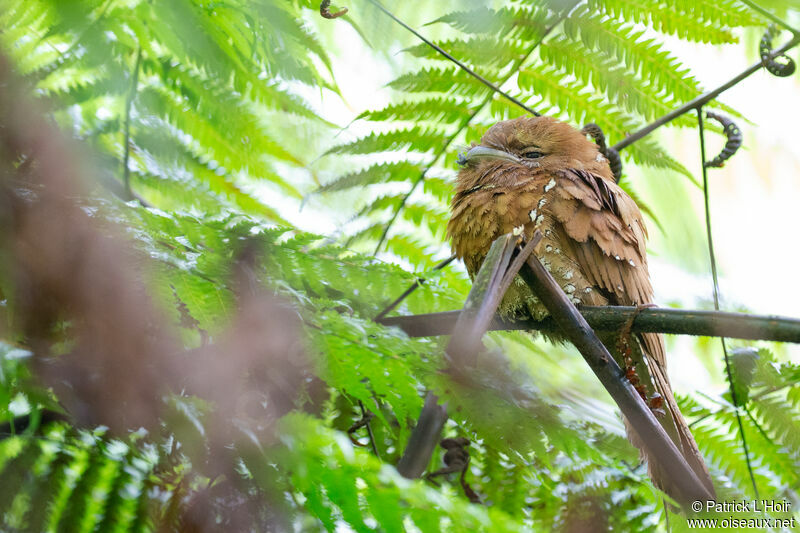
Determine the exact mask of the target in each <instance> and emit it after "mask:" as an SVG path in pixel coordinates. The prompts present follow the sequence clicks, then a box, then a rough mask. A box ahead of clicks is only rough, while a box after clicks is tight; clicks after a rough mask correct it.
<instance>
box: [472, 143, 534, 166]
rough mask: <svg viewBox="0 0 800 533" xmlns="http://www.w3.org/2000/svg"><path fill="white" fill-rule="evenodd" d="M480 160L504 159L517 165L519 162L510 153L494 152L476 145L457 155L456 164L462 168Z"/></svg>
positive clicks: (492, 149)
mask: <svg viewBox="0 0 800 533" xmlns="http://www.w3.org/2000/svg"><path fill="white" fill-rule="evenodd" d="M480 159H505V160H506V161H513V162H515V163H518V162H519V160H520V159H519V157H517V156H515V155H514V154H512V153H509V152H506V151H503V150H496V149H495V148H489V147H488V146H481V145H478V146H473V147H472V148H470V149H469V151H468V152H467V153H466V154H464V153H461V154H458V160H457V163H458V164H459V165H461V166H464V165H466V164H467V163H471V162H473V161H478V160H480Z"/></svg>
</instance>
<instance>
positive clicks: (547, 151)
mask: <svg viewBox="0 0 800 533" xmlns="http://www.w3.org/2000/svg"><path fill="white" fill-rule="evenodd" d="M458 163H459V164H460V165H461V167H462V168H461V171H460V172H459V181H462V182H465V181H475V180H482V181H483V180H486V179H491V176H492V175H497V174H499V175H506V174H507V173H497V172H494V170H500V169H501V168H508V169H509V170H511V169H512V168H514V169H516V170H518V171H522V170H524V169H542V170H545V171H547V170H559V169H565V168H575V169H580V170H589V171H592V172H595V173H597V174H598V175H601V176H603V177H604V178H608V179H612V176H611V171H610V170H609V167H608V161H607V160H606V159H605V158H604V157H603V156H602V155H601V154H600V152H599V151H598V149H597V145H596V144H595V143H593V142H592V141H590V140H589V139H587V138H586V136H585V135H584V134H582V133H581V132H580V131H579V130H577V129H575V128H573V127H572V126H570V125H569V124H566V123H564V122H560V121H558V120H556V119H554V118H551V117H522V118H516V119H513V120H504V121H502V122H498V123H497V124H495V125H494V126H492V127H491V128H489V130H488V131H487V132H486V133H485V134H484V135H483V137H482V138H481V143H480V144H478V145H473V146H472V147H471V148H470V149H469V150H468V151H467V152H466V153H463V154H460V155H459V159H458ZM511 174H514V175H517V176H520V177H521V176H524V173H520V172H512V173H511Z"/></svg>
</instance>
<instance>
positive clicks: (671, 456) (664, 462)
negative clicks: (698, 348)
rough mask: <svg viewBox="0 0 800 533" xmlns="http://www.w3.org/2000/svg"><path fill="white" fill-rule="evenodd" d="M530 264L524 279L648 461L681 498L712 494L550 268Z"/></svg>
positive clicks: (706, 497) (683, 500)
mask: <svg viewBox="0 0 800 533" xmlns="http://www.w3.org/2000/svg"><path fill="white" fill-rule="evenodd" d="M526 266H527V268H524V267H523V269H522V270H521V271H520V274H521V275H522V277H523V279H524V280H525V282H526V283H527V284H528V286H529V287H530V288H531V291H533V293H534V294H535V295H536V296H537V297H538V298H539V301H541V302H542V304H543V305H544V306H545V307H546V308H547V311H548V313H549V314H550V315H551V316H552V317H553V319H554V320H555V322H556V324H558V326H559V331H560V332H561V334H563V335H564V336H565V337H566V338H567V339H568V340H569V341H570V342H571V343H572V344H574V345H575V347H576V348H577V349H578V351H579V352H580V353H581V355H582V356H583V358H584V360H585V361H586V362H587V364H588V365H589V367H590V368H591V369H592V371H593V372H594V373H595V375H596V376H597V378H598V379H599V380H600V382H601V383H602V384H603V387H605V389H606V390H607V391H608V393H609V394H610V395H611V397H612V398H613V399H614V401H615V402H616V404H617V405H618V406H619V408H620V411H622V414H623V415H624V416H625V418H626V419H627V420H628V422H629V423H630V426H631V427H632V428H633V430H634V431H635V432H636V433H637V435H638V436H639V440H640V441H641V442H642V445H643V448H644V450H646V452H647V457H648V460H649V461H653V462H655V463H657V464H658V465H659V467H660V468H659V469H660V470H661V471H662V472H665V474H666V475H668V476H669V478H670V480H669V481H670V486H673V487H675V490H676V491H677V494H676V496H677V498H678V500H679V503H681V504H682V505H686V504H688V503H689V502H692V501H697V500H709V499H712V495H711V494H710V493H709V492H708V489H706V488H705V487H704V486H703V484H702V482H701V481H700V480H699V478H698V477H697V474H696V473H695V472H694V470H692V468H691V467H690V466H689V464H688V463H687V462H686V459H685V458H684V457H683V455H682V454H681V452H680V451H679V450H678V448H677V447H676V446H675V443H674V442H672V440H671V439H670V438H669V436H668V435H667V433H666V431H664V428H663V427H662V426H661V424H659V422H658V420H656V418H655V415H653V412H652V411H651V410H650V408H649V407H647V406H646V405H645V403H644V401H643V400H642V398H641V396H639V393H638V392H636V389H635V388H634V387H633V385H632V384H631V383H630V381H628V379H627V378H626V377H625V374H624V372H623V371H622V369H620V367H619V365H618V364H617V362H616V361H615V360H614V358H613V357H612V356H611V354H610V353H609V352H608V350H607V349H606V347H605V346H604V345H603V343H602V342H601V341H600V339H598V338H597V335H596V334H595V333H594V331H593V330H592V328H591V327H590V326H589V324H588V323H587V322H586V320H585V319H584V318H583V316H582V315H581V314H580V312H579V311H578V310H577V308H576V307H575V305H574V304H573V303H572V302H571V301H570V299H569V298H568V297H567V295H566V294H565V293H564V291H563V290H562V289H561V287H559V285H558V283H556V281H555V279H553V276H552V275H551V274H550V272H548V271H547V269H545V268H544V266H543V265H542V263H541V262H540V261H539V259H538V258H537V257H536V255H535V254H532V255H531V256H530V257H529V258H528V260H527V263H526Z"/></svg>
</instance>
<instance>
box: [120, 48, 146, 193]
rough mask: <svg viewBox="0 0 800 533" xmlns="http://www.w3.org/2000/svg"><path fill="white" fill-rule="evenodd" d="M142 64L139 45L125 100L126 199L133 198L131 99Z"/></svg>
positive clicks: (123, 165)
mask: <svg viewBox="0 0 800 533" xmlns="http://www.w3.org/2000/svg"><path fill="white" fill-rule="evenodd" d="M141 65H142V47H141V45H140V46H139V48H138V50H137V51H136V64H135V65H134V67H133V73H132V78H133V79H132V81H131V88H130V92H129V93H128V98H127V99H126V100H125V146H124V147H123V148H124V150H125V155H124V157H123V159H122V182H123V183H124V184H125V193H126V194H127V196H128V198H127V199H128V200H132V199H133V194H132V191H131V181H130V180H131V169H130V156H131V107H133V100H134V99H135V98H136V91H137V89H138V86H139V69H140V67H141Z"/></svg>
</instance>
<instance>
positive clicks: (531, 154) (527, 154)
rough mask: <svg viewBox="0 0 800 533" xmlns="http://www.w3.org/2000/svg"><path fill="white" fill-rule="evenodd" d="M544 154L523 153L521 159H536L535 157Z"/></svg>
mask: <svg viewBox="0 0 800 533" xmlns="http://www.w3.org/2000/svg"><path fill="white" fill-rule="evenodd" d="M543 155H544V154H543V153H542V152H525V153H524V154H522V157H526V158H528V159H536V158H537V157H542V156H543Z"/></svg>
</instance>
